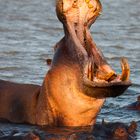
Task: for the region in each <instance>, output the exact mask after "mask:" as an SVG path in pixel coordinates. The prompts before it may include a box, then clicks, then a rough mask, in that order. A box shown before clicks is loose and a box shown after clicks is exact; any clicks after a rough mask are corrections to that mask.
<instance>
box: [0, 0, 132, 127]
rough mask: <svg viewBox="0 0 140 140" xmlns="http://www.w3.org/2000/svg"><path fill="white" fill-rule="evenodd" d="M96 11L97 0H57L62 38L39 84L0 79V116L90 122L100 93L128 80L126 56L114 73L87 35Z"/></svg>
mask: <svg viewBox="0 0 140 140" xmlns="http://www.w3.org/2000/svg"><path fill="white" fill-rule="evenodd" d="M101 11H102V7H101V3H100V2H99V0H57V2H56V13H57V16H58V19H59V20H60V21H61V22H62V24H63V27H64V37H63V38H62V39H61V40H60V41H59V42H58V43H57V44H56V46H55V55H54V58H53V60H52V63H51V66H50V70H49V71H48V73H47V74H46V76H45V78H44V82H43V84H42V86H36V85H24V84H20V85H19V84H16V83H10V82H5V81H0V118H4V119H7V120H9V121H11V122H17V123H23V122H26V123H30V124H37V125H49V126H92V125H94V124H95V122H96V118H97V115H98V113H99V112H100V109H101V107H102V106H103V104H104V101H105V98H106V97H116V96H119V95H121V94H122V93H123V92H124V91H125V90H126V89H127V88H128V87H129V86H130V85H131V82H130V80H129V75H130V68H129V64H128V62H127V59H125V58H122V61H121V67H122V74H116V72H115V71H114V70H113V69H112V68H111V66H110V65H109V64H108V63H107V61H106V59H105V58H104V56H103V54H102V52H101V51H100V50H99V49H98V48H97V47H96V44H95V43H94V41H93V40H92V37H91V34H90V31H89V28H90V26H91V24H92V23H94V22H95V20H96V18H97V17H98V16H99V15H100V13H101ZM9 112H10V113H9Z"/></svg>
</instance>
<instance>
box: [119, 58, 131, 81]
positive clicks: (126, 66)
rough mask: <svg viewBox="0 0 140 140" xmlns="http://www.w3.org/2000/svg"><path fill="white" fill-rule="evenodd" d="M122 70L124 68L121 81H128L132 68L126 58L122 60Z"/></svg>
mask: <svg viewBox="0 0 140 140" xmlns="http://www.w3.org/2000/svg"><path fill="white" fill-rule="evenodd" d="M121 68H122V74H121V78H120V79H121V80H122V81H127V80H129V77H130V66H129V64H128V60H127V59H126V58H124V57H123V58H122V59H121Z"/></svg>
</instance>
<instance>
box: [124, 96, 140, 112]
mask: <svg viewBox="0 0 140 140" xmlns="http://www.w3.org/2000/svg"><path fill="white" fill-rule="evenodd" d="M126 108H127V109H130V110H140V96H138V97H137V101H136V102H134V103H132V104H129V105H128V106H127V107H126Z"/></svg>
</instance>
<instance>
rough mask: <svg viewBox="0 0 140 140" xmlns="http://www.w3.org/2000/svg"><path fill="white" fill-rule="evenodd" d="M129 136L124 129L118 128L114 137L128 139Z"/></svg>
mask: <svg viewBox="0 0 140 140" xmlns="http://www.w3.org/2000/svg"><path fill="white" fill-rule="evenodd" d="M127 135H128V134H127V131H126V129H125V128H123V127H118V128H116V129H115V130H114V137H126V136H127Z"/></svg>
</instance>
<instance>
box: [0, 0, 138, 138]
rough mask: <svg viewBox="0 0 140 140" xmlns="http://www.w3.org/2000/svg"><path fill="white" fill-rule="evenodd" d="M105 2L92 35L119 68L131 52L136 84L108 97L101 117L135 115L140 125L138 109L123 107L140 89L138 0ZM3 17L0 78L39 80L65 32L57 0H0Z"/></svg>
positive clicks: (129, 117) (123, 118)
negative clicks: (124, 57) (54, 47)
mask: <svg viewBox="0 0 140 140" xmlns="http://www.w3.org/2000/svg"><path fill="white" fill-rule="evenodd" d="M102 4H103V14H102V16H101V17H100V18H99V19H98V21H97V22H96V23H95V24H94V25H93V26H92V28H91V31H92V34H93V35H94V40H95V41H96V44H97V45H98V46H99V47H100V48H101V50H102V51H103V52H104V55H105V56H106V58H107V59H108V61H109V62H110V64H111V65H112V66H113V68H114V69H115V70H116V71H117V72H118V73H120V72H121V70H120V64H119V60H120V57H121V56H126V57H127V58H128V60H129V62H130V67H131V79H132V81H133V83H134V84H133V86H132V87H130V88H129V89H128V90H127V91H126V93H125V94H124V95H122V96H120V97H117V98H115V99H112V98H110V99H107V101H106V103H105V105H104V107H103V109H102V111H101V113H100V115H99V117H98V121H101V119H102V118H105V119H106V120H108V121H122V122H126V123H129V122H130V121H132V120H135V121H137V122H138V123H139V125H140V119H139V118H140V113H138V112H135V111H129V112H128V111H126V110H125V109H123V108H122V107H123V106H125V105H127V104H130V103H132V102H134V101H135V100H136V97H137V96H138V95H140V94H139V93H140V84H139V79H140V77H139V75H140V46H139V45H140V16H139V15H140V8H139V7H140V2H139V0H133V1H132V0H122V1H121V0H117V1H115V0H108V1H102ZM50 7H51V8H50ZM0 21H1V22H0V78H1V79H6V80H11V81H17V82H23V83H35V84H41V83H42V80H43V77H44V75H45V73H46V72H47V70H48V67H47V66H46V62H45V59H46V58H52V56H53V46H54V45H55V43H56V42H57V41H58V40H60V39H61V37H63V29H62V25H61V23H60V22H59V21H58V20H57V18H56V16H55V4H54V1H50V0H24V1H21V0H0ZM138 139H140V131H139V130H138Z"/></svg>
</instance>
